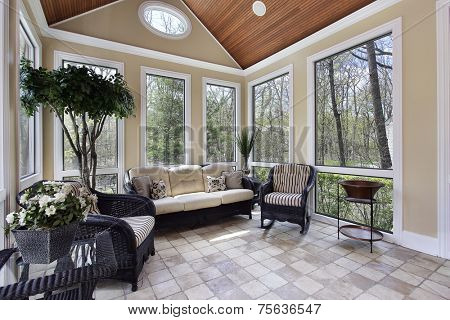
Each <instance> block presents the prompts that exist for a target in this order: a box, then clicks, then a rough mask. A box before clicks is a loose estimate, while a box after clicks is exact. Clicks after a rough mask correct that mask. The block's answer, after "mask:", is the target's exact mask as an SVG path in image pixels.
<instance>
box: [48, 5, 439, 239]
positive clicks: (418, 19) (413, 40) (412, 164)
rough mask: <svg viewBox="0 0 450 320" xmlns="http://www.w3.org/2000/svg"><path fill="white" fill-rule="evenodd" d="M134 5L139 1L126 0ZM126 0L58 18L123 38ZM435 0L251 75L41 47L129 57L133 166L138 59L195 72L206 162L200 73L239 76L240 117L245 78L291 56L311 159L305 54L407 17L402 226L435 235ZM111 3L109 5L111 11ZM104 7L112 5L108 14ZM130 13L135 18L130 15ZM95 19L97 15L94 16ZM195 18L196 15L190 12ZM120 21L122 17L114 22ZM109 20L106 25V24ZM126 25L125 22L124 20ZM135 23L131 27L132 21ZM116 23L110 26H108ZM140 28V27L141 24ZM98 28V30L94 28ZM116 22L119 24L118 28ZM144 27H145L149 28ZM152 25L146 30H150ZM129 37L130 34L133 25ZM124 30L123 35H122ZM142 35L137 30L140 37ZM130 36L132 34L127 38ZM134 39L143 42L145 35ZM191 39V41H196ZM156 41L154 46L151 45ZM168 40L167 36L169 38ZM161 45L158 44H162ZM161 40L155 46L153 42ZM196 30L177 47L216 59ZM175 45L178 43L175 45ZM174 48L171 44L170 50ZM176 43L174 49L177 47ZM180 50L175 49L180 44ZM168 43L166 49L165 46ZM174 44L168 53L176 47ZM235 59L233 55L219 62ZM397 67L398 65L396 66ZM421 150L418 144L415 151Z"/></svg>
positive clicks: (386, 15) (196, 146) (398, 8)
mask: <svg viewBox="0 0 450 320" xmlns="http://www.w3.org/2000/svg"><path fill="white" fill-rule="evenodd" d="M129 2H132V3H134V4H135V7H136V8H137V2H140V1H134V0H129V1H125V3H127V4H128V3H129ZM121 6H125V5H124V4H116V5H114V6H111V7H107V8H106V9H104V11H103V10H102V11H98V12H94V13H92V14H89V15H86V16H84V17H80V18H77V19H76V20H73V21H72V22H67V23H65V24H64V25H61V26H59V27H60V28H64V29H66V30H69V29H70V31H79V32H82V33H86V34H90V35H94V36H95V35H99V34H101V35H102V36H103V35H108V37H107V38H109V39H110V40H116V41H119V42H122V41H125V40H124V39H126V37H125V36H126V35H127V34H126V33H125V34H122V33H121V32H118V31H117V30H116V29H115V28H114V26H113V25H110V21H114V22H115V23H116V22H117V21H119V20H126V23H127V24H128V23H130V24H131V25H132V26H134V27H136V26H135V24H136V22H137V23H139V21H138V20H137V16H136V8H134V9H133V10H134V12H132V13H130V12H125V14H126V16H127V19H123V18H121V19H119V18H118V17H119V16H120V15H119V14H120V12H115V11H120V10H119V9H121V8H122V7H121ZM434 10H435V1H433V0H427V1H424V0H403V1H402V2H400V3H398V4H397V5H395V6H393V7H391V8H389V9H387V10H385V11H383V12H381V13H378V14H376V15H374V16H372V17H369V18H367V19H365V20H364V21H362V22H359V23H356V24H355V25H353V26H352V27H349V28H347V29H345V30H343V31H340V32H338V33H336V34H334V35H332V36H330V37H329V38H327V39H324V40H322V41H320V42H318V43H315V44H314V45H311V46H309V47H307V48H305V49H303V50H301V51H299V52H297V53H295V54H292V55H290V56H287V57H286V58H284V59H283V60H281V61H278V62H276V63H274V64H272V65H270V66H269V67H267V68H264V69H263V70H260V71H258V72H256V73H254V74H252V75H250V76H248V77H246V78H243V77H239V76H231V75H228V74H220V73H217V72H212V71H208V70H203V69H198V68H192V67H188V66H183V65H177V64H173V63H166V62H162V61H158V60H153V59H147V58H143V57H137V56H133V55H128V54H123V53H119V52H114V51H108V50H103V49H96V48H93V47H88V46H82V45H77V44H71V43H63V42H60V41H57V40H52V39H48V38H44V39H42V40H43V46H44V50H43V55H44V60H43V61H44V66H46V67H49V68H51V67H53V51H54V50H61V51H66V52H74V53H82V54H85V55H88V56H93V57H98V58H104V59H110V60H115V61H121V62H124V63H125V77H126V80H127V81H128V83H129V86H130V87H131V88H132V90H133V91H134V92H135V98H136V104H137V110H136V117H134V118H130V119H127V120H126V122H125V166H126V167H131V166H135V165H137V164H138V163H139V156H140V154H139V152H140V150H139V138H140V137H139V124H140V98H139V91H140V83H139V82H140V80H139V72H140V70H139V69H140V66H142V65H144V66H149V67H156V68H160V69H166V70H171V71H176V72H183V73H190V74H191V75H192V126H193V128H194V136H193V138H194V142H193V151H192V153H193V154H192V159H193V162H194V163H201V162H202V152H203V150H202V146H201V145H202V143H201V135H200V132H201V131H200V128H201V124H202V120H201V119H202V110H201V108H202V100H201V99H202V98H201V77H203V76H207V77H213V78H218V79H223V80H228V81H235V82H241V83H242V84H243V85H244V84H245V86H243V87H242V106H243V108H242V109H243V110H242V122H243V123H244V124H245V123H246V121H247V120H246V119H247V112H246V105H247V103H246V101H247V88H246V84H247V83H248V82H249V81H251V80H254V79H256V78H258V77H260V76H263V75H265V74H267V73H269V72H272V71H275V70H277V69H279V68H281V67H284V66H286V65H287V64H291V63H292V64H293V65H294V123H295V129H294V131H295V132H294V136H295V146H297V147H296V149H295V161H299V162H304V161H306V159H307V156H308V155H307V141H305V139H306V137H305V133H306V132H308V131H309V130H310V128H308V127H307V100H306V90H307V64H306V59H307V57H308V56H310V55H313V54H315V53H317V52H320V51H322V50H324V49H326V48H329V47H331V46H333V45H335V44H338V43H340V42H342V41H345V40H347V39H349V38H351V37H353V36H356V35H358V34H361V33H363V32H365V31H368V30H370V29H372V28H375V27H377V26H379V25H381V24H384V23H386V22H388V21H391V20H394V19H396V18H398V17H402V18H403V57H402V60H403V119H402V120H403V150H402V151H403V166H402V167H403V168H402V169H403V227H404V229H405V230H407V231H411V232H415V233H419V234H423V235H427V236H431V237H436V235H437V206H436V193H437V178H436V175H437V171H436V161H437V158H436V157H437V139H436V116H437V114H436V109H437V107H436V21H435V15H434ZM110 11H111V12H110ZM104 12H108V14H107V15H106V16H104V17H103V14H104ZM91 16H92V17H94V20H95V21H98V23H95V24H93V25H91V24H90V23H91V22H89V21H90V20H89V19H88V18H90V17H91ZM132 18H133V19H132ZM97 19H98V20H97ZM192 20H194V19H192ZM117 23H118V24H120V22H117ZM103 24H105V25H106V26H107V27H102V25H103ZM121 25H122V24H121ZM134 27H132V28H134ZM108 28H111V32H109V31H108ZM136 28H137V27H136ZM97 29H99V30H97ZM113 30H115V31H113ZM144 31H145V29H144ZM145 32H147V31H145ZM148 33H149V32H147V34H146V36H147V38H148V39H151V40H149V44H152V43H153V44H155V45H156V43H157V42H158V43H159V42H160V41H164V42H169V44H170V45H172V43H170V41H169V40H161V39H157V41H156V40H155V41H156V42H155V41H153V40H154V39H153V38H152V36H150V35H148ZM128 35H129V37H130V39H132V38H133V37H132V35H131V34H130V33H128ZM124 37H125V38H124ZM136 39H137V38H136ZM127 41H128V40H127ZM130 41H131V42H133V43H130V44H136V45H139V43H141V42H139V43H138V42H134V40H133V41H132V40H130ZM191 41H192V42H191ZM153 44H152V46H153ZM164 45H165V44H164ZM158 46H159V45H158ZM153 48H156V47H153ZM204 48H205V47H204V46H203V45H199V43H198V42H197V41H194V39H193V38H191V39H190V38H187V39H186V50H185V51H184V52H181V53H180V55H183V56H189V57H195V58H198V59H201V60H206V61H212V60H211V59H208V58H204V57H203V55H205V54H206V56H208V57H209V55H210V54H211V55H212V56H215V54H214V53H213V51H211V52H209V51H208V50H204ZM172 49H173V48H172ZM172 49H171V50H172ZM174 50H175V49H174ZM177 50H178V49H177ZM163 51H164V50H163ZM174 52H175V51H172V52H171V53H174ZM221 64H225V65H232V64H228V63H221ZM394 67H395V66H394ZM44 123H45V125H44V148H45V149H44V155H45V158H44V166H45V167H44V175H45V177H46V178H51V177H52V176H53V122H52V118H51V116H50V115H49V114H46V115H45V117H44ZM418 150H420V151H418Z"/></svg>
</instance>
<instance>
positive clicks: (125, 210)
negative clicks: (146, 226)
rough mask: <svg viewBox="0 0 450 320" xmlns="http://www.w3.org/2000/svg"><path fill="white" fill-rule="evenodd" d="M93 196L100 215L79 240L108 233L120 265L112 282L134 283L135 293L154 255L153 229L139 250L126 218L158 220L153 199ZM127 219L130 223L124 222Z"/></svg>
mask: <svg viewBox="0 0 450 320" xmlns="http://www.w3.org/2000/svg"><path fill="white" fill-rule="evenodd" d="M64 182H69V181H64ZM71 182H73V181H71ZM38 183H39V182H38ZM30 188H33V186H31V187H30ZM23 192H25V190H23V191H22V192H21V193H19V195H18V196H17V200H19V199H20V196H21V195H22V193H23ZM91 192H92V193H94V194H95V195H96V196H97V198H98V203H97V205H98V208H99V211H100V214H89V215H88V217H87V220H86V221H85V222H82V223H80V226H79V228H78V231H77V235H76V239H85V238H92V237H94V236H95V234H98V233H100V232H102V231H104V230H109V231H110V233H111V237H112V240H113V245H114V253H115V255H116V261H117V265H118V270H117V272H116V274H115V275H114V276H113V277H112V278H113V279H118V280H121V281H125V282H129V283H131V285H132V288H131V289H132V291H136V290H137V289H138V280H139V275H140V273H141V271H142V268H143V266H144V263H145V261H147V260H148V258H149V256H150V255H152V256H153V255H154V254H155V244H154V228H152V230H151V232H150V233H149V234H148V235H147V237H146V238H145V239H143V240H142V241H141V243H140V245H139V246H138V245H137V244H138V241H137V237H136V234H135V232H134V231H133V228H132V225H130V224H131V222H130V221H129V219H127V218H133V217H143V216H151V217H155V213H156V209H155V206H154V204H153V202H152V201H151V200H150V199H147V198H146V197H142V196H140V195H129V194H105V193H101V192H98V191H95V190H91ZM124 218H125V219H126V220H127V221H125V220H123V219H124Z"/></svg>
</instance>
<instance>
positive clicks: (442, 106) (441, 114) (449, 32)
mask: <svg viewBox="0 0 450 320" xmlns="http://www.w3.org/2000/svg"><path fill="white" fill-rule="evenodd" d="M436 28H437V32H436V35H437V77H438V79H437V97H438V114H437V116H438V119H437V121H438V132H437V137H438V164H437V165H438V174H437V178H438V240H439V241H438V242H439V244H438V245H439V255H440V256H441V257H443V258H447V259H450V244H449V242H450V235H449V230H450V148H449V144H450V89H449V88H450V63H449V59H450V39H449V37H450V0H438V1H437V2H436Z"/></svg>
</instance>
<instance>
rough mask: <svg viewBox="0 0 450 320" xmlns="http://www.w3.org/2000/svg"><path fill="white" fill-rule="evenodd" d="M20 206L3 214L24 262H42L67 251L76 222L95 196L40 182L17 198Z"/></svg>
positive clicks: (88, 209)
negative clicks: (5, 214)
mask: <svg viewBox="0 0 450 320" xmlns="http://www.w3.org/2000/svg"><path fill="white" fill-rule="evenodd" d="M19 201H20V205H21V206H22V208H21V209H20V211H19V212H12V213H10V214H8V215H7V216H6V222H7V223H8V227H7V228H6V231H7V232H9V231H12V233H13V234H14V238H15V239H16V242H17V246H18V247H19V251H20V253H21V254H22V258H23V260H24V261H25V262H26V263H37V264H45V263H50V262H52V261H55V260H56V259H58V258H61V257H63V256H65V255H67V254H68V253H69V250H70V247H71V245H72V242H73V239H74V236H75V232H76V230H77V227H78V223H79V222H80V221H81V220H83V219H85V218H86V216H87V214H88V213H89V211H90V208H91V205H92V204H93V203H94V202H96V201H97V199H96V196H95V195H93V194H91V193H90V192H89V191H88V189H87V188H81V189H77V190H76V191H75V190H74V189H73V187H72V186H71V185H69V184H65V183H62V182H54V181H45V182H40V183H38V184H36V185H34V186H33V187H32V188H29V189H27V190H26V191H25V192H24V193H23V194H22V195H21V197H20V200H19Z"/></svg>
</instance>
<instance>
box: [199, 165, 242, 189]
mask: <svg viewBox="0 0 450 320" xmlns="http://www.w3.org/2000/svg"><path fill="white" fill-rule="evenodd" d="M224 171H226V172H231V171H234V168H233V167H232V166H231V165H229V164H227V163H213V164H210V165H207V166H205V167H203V168H202V172H203V183H204V185H205V186H204V190H202V191H205V192H208V178H207V177H208V176H210V177H220V176H221V175H222V172H224Z"/></svg>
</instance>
